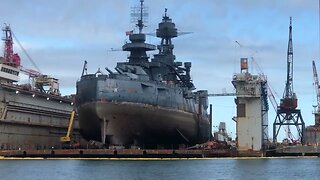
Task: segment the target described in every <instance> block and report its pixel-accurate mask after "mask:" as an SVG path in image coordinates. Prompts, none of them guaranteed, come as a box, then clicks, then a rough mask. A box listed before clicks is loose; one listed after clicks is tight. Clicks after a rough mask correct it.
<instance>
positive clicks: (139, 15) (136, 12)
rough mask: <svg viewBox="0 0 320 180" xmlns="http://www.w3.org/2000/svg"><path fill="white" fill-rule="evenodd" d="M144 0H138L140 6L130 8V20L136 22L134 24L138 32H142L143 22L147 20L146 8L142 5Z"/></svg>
mask: <svg viewBox="0 0 320 180" xmlns="http://www.w3.org/2000/svg"><path fill="white" fill-rule="evenodd" d="M143 2H144V0H140V6H135V7H132V8H131V22H134V23H136V22H138V23H137V24H136V26H137V27H138V28H139V34H141V33H142V29H143V27H146V26H145V24H144V23H146V22H147V17H148V8H147V7H145V6H144V5H143Z"/></svg>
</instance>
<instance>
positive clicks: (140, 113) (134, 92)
mask: <svg viewBox="0 0 320 180" xmlns="http://www.w3.org/2000/svg"><path fill="white" fill-rule="evenodd" d="M76 102H77V103H76V104H77V110H78V113H79V125H80V128H81V133H82V135H83V137H84V138H85V139H86V140H88V141H89V140H94V141H98V142H103V143H105V144H107V145H121V146H126V147H128V146H130V145H136V146H140V147H142V146H143V147H155V146H157V145H163V146H167V147H168V146H172V145H179V144H191V145H192V144H196V143H201V142H205V141H207V140H208V139H209V136H210V133H209V129H210V123H209V116H208V115H207V114H206V113H205V112H204V111H203V110H202V109H204V108H203V105H202V104H197V103H196V102H195V99H192V98H189V99H186V98H184V97H183V94H182V90H181V89H179V88H177V87H175V86H173V87H172V85H164V84H162V85H160V84H158V83H151V82H141V81H132V80H119V79H112V78H108V77H107V76H104V75H100V76H96V75H94V74H92V75H86V76H83V77H82V78H81V80H80V81H79V82H77V96H76Z"/></svg>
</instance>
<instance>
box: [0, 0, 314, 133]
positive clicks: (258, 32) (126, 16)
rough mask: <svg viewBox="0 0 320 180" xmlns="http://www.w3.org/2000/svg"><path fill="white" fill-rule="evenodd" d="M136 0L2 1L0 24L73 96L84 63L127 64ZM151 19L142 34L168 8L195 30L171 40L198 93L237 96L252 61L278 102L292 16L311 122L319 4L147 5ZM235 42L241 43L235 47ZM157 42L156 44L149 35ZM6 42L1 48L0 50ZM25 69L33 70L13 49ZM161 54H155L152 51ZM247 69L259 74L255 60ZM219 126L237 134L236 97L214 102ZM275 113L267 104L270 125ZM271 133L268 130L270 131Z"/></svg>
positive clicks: (274, 0)
mask: <svg viewBox="0 0 320 180" xmlns="http://www.w3.org/2000/svg"><path fill="white" fill-rule="evenodd" d="M138 3H139V2H138V0H117V1H111V0H91V1H88V0H55V1H42V0H28V1H26V0H4V1H2V2H1V11H0V22H3V23H9V24H11V28H12V29H13V31H14V33H15V35H16V36H17V37H18V38H19V40H20V42H21V43H22V44H23V46H24V48H25V49H26V50H27V51H28V53H29V55H30V56H31V57H32V58H33V60H34V61H35V62H36V64H37V66H38V67H39V68H40V70H41V72H42V73H46V74H48V75H52V76H54V77H56V78H58V79H60V88H61V91H62V93H63V94H70V93H75V83H76V81H77V80H78V79H79V77H80V74H81V71H82V66H83V61H84V60H87V61H88V62H89V64H88V70H89V72H95V71H96V70H97V69H98V67H100V68H101V69H104V67H106V66H107V67H108V68H109V69H112V68H113V67H115V65H116V62H118V61H125V60H126V58H127V53H126V52H120V51H110V49H111V48H114V49H119V48H121V46H122V45H123V43H124V41H125V40H126V38H127V37H126V36H125V31H128V30H132V29H134V24H133V23H131V22H130V8H131V7H132V6H134V5H137V4H138ZM145 5H146V6H148V8H149V17H148V23H147V27H146V28H145V29H144V31H145V32H154V31H155V29H156V28H157V23H158V22H160V21H161V18H162V15H163V14H164V8H168V15H169V16H170V17H171V18H172V19H173V21H174V22H175V23H176V26H177V28H178V29H179V30H180V31H181V32H183V31H184V32H193V33H192V34H188V35H184V36H181V37H178V38H176V39H174V40H173V43H174V44H175V49H174V52H175V54H176V57H177V60H178V61H191V62H192V77H193V80H194V84H195V85H196V87H197V88H198V89H208V91H209V92H210V93H220V92H222V91H227V92H230V91H233V86H232V84H231V79H232V76H233V74H234V73H237V72H239V71H240V69H239V59H240V58H241V57H249V58H250V57H253V58H254V59H255V61H256V62H257V63H258V64H259V66H260V67H261V69H262V70H263V73H264V74H265V75H267V77H268V81H269V84H270V85H271V86H272V88H273V89H274V90H275V92H276V94H278V96H277V95H276V98H277V101H279V98H280V97H281V96H282V93H283V90H284V85H285V74H286V69H285V68H286V52H287V43H288V26H289V17H290V16H292V18H293V48H294V83H293V84H294V91H295V92H296V94H297V96H298V98H299V108H300V109H301V111H302V115H303V118H304V120H305V122H306V124H307V125H311V124H314V118H313V115H312V110H313V107H312V105H314V104H315V103H316V96H315V91H314V87H313V84H312V83H313V77H312V67H311V62H312V60H316V64H317V65H318V66H319V68H318V69H320V62H319V18H318V17H319V10H318V1H316V0H281V1H278V0H259V1H256V0H175V1H172V0H152V1H151V0H146V1H145ZM235 41H238V42H239V43H240V44H241V45H242V46H241V47H240V46H239V45H238V44H236V43H235ZM148 42H150V43H154V44H158V43H159V42H160V40H159V39H156V38H154V37H149V38H148ZM2 47H3V45H1V48H2ZM14 47H15V51H17V52H18V53H19V54H20V56H21V58H22V64H23V66H25V67H28V68H34V67H33V66H32V64H31V62H29V60H28V59H27V57H26V56H25V55H24V54H23V53H22V51H21V49H20V48H19V47H18V46H17V44H15V46H14ZM154 53H156V52H153V53H151V55H152V54H154ZM249 68H250V71H251V72H252V73H253V74H256V73H258V71H257V68H256V67H254V66H253V65H252V64H251V63H250V67H249ZM210 102H211V103H212V104H213V106H214V125H215V126H217V125H218V123H219V122H220V121H225V122H226V123H227V127H228V129H229V132H232V134H233V135H234V134H235V129H234V128H235V124H234V123H233V122H232V121H231V118H232V117H233V116H234V115H235V105H234V101H233V97H218V98H210ZM274 118H275V113H274V110H273V109H272V107H271V106H270V111H269V124H270V125H272V123H273V121H274ZM269 132H270V133H269V134H271V132H272V129H271V126H270V128H269Z"/></svg>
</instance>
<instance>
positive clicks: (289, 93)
mask: <svg viewBox="0 0 320 180" xmlns="http://www.w3.org/2000/svg"><path fill="white" fill-rule="evenodd" d="M283 98H293V47H292V18H291V17H290V26H289V41H288V51H287V81H286V87H285V92H284V94H283Z"/></svg>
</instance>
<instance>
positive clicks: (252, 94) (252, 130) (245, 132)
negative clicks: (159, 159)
mask: <svg viewBox="0 0 320 180" xmlns="http://www.w3.org/2000/svg"><path fill="white" fill-rule="evenodd" d="M232 84H233V85H234V87H235V89H236V99H235V103H236V106H237V116H236V117H235V121H236V131H237V132H236V133H237V134H236V135H237V139H236V140H237V147H238V150H239V151H249V150H252V151H261V150H263V149H264V146H265V145H266V143H267V142H268V114H267V113H268V96H267V80H266V77H265V76H264V75H252V74H250V73H249V72H248V59H247V58H241V72H240V73H237V74H235V75H234V76H233V80H232Z"/></svg>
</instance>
